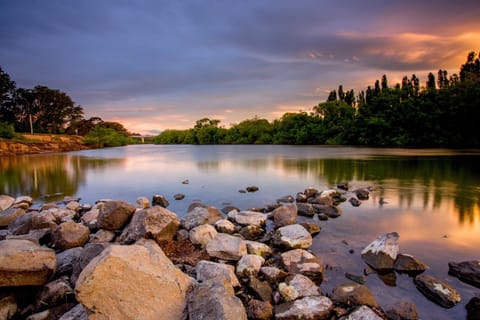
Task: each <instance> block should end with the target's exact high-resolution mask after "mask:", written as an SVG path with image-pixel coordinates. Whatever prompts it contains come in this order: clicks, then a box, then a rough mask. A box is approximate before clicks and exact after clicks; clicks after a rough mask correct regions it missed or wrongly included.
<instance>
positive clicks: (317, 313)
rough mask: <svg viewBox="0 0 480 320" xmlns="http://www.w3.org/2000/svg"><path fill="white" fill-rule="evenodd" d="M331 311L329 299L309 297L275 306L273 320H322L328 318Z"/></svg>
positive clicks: (331, 305) (331, 306)
mask: <svg viewBox="0 0 480 320" xmlns="http://www.w3.org/2000/svg"><path fill="white" fill-rule="evenodd" d="M332 310H333V303H332V301H331V300H330V299H329V298H327V297H324V296H311V297H305V298H303V299H299V300H295V301H293V302H287V303H283V304H280V305H278V306H276V307H275V319H277V320H291V319H302V320H323V319H329V318H330V313H331V311H332Z"/></svg>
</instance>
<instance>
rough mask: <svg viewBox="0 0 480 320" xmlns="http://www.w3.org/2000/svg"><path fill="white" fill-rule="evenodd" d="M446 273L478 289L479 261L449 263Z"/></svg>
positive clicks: (479, 285)
mask: <svg viewBox="0 0 480 320" xmlns="http://www.w3.org/2000/svg"><path fill="white" fill-rule="evenodd" d="M448 273H449V274H450V275H452V276H454V277H457V278H458V279H460V280H462V281H464V282H466V283H469V284H471V285H474V286H476V287H478V288H480V261H478V260H472V261H463V262H458V263H457V262H449V263H448Z"/></svg>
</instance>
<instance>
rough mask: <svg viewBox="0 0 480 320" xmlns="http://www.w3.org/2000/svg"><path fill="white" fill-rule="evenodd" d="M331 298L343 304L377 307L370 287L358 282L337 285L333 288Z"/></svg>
mask: <svg viewBox="0 0 480 320" xmlns="http://www.w3.org/2000/svg"><path fill="white" fill-rule="evenodd" d="M332 300H333V302H335V303H336V304H340V305H344V306H362V305H365V306H369V307H372V308H378V303H377V300H376V299H375V296H374V295H373V293H372V292H371V291H370V289H368V288H367V287H365V286H364V285H361V284H358V283H346V284H341V285H339V286H337V287H336V288H335V289H334V290H333V294H332Z"/></svg>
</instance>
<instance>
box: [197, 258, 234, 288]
mask: <svg viewBox="0 0 480 320" xmlns="http://www.w3.org/2000/svg"><path fill="white" fill-rule="evenodd" d="M195 270H196V274H197V281H199V282H205V281H207V280H210V279H213V278H216V277H221V278H224V279H226V280H228V282H230V284H231V285H232V286H233V287H239V286H240V282H238V278H237V276H236V275H235V267H234V266H232V265H229V264H224V263H216V262H213V261H206V260H201V261H199V262H198V263H197V265H196V266H195Z"/></svg>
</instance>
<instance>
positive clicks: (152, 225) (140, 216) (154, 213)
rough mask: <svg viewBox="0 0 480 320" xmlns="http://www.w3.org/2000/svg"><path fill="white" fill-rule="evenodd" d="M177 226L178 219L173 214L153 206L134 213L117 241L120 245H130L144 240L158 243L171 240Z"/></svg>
mask: <svg viewBox="0 0 480 320" xmlns="http://www.w3.org/2000/svg"><path fill="white" fill-rule="evenodd" d="M179 226H180V219H178V217H177V215H176V214H175V213H173V212H171V211H170V210H168V209H165V208H163V207H161V206H154V207H152V208H148V209H143V210H139V211H137V212H135V213H134V214H133V217H132V220H131V221H130V223H129V224H128V226H127V227H126V228H125V229H123V232H122V234H121V235H120V237H119V239H118V241H119V242H120V243H121V244H131V243H134V242H135V241H137V240H139V239H141V238H145V239H153V240H155V241H156V242H157V243H160V242H162V241H166V240H172V239H173V237H174V236H175V234H176V232H177V229H178V227H179Z"/></svg>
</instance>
